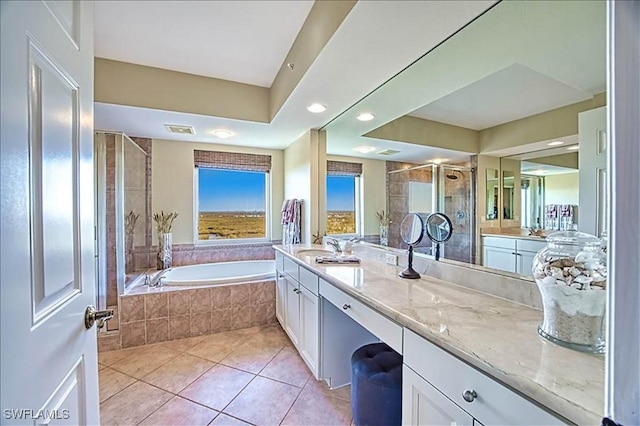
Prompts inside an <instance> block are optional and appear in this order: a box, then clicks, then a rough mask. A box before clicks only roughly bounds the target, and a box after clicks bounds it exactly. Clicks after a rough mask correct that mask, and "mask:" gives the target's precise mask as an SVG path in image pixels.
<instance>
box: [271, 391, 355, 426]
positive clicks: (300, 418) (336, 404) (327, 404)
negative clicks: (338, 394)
mask: <svg viewBox="0 0 640 426" xmlns="http://www.w3.org/2000/svg"><path fill="white" fill-rule="evenodd" d="M350 424H351V403H349V402H348V401H345V400H342V399H338V398H332V397H329V396H326V395H324V394H318V393H315V392H313V391H311V390H309V389H304V390H303V391H302V393H301V394H300V396H299V397H298V399H296V402H295V403H294V404H293V406H292V407H291V410H289V413H287V416H286V417H285V419H284V420H283V421H282V425H295V426H304V425H309V426H316V425H330V426H337V425H345V426H349V425H350Z"/></svg>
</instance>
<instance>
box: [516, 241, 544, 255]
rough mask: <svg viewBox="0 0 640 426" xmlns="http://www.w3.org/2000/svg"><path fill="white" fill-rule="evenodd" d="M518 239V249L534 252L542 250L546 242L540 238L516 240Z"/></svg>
mask: <svg viewBox="0 0 640 426" xmlns="http://www.w3.org/2000/svg"><path fill="white" fill-rule="evenodd" d="M517 241H518V251H532V252H534V253H537V252H539V251H540V250H542V249H543V248H544V247H545V246H546V245H547V242H546V241H544V240H542V239H540V241H535V240H517Z"/></svg>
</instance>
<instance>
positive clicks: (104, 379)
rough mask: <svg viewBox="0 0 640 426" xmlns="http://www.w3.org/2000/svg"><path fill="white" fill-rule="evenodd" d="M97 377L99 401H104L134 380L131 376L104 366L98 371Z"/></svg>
mask: <svg viewBox="0 0 640 426" xmlns="http://www.w3.org/2000/svg"><path fill="white" fill-rule="evenodd" d="M98 379H99V386H98V389H99V390H100V402H103V401H105V400H106V399H107V398H111V397H112V396H113V395H115V394H117V393H118V392H120V391H121V390H122V389H124V388H126V387H127V386H129V385H131V384H133V383H134V382H135V381H136V379H134V378H133V377H129V376H127V375H126V374H122V373H120V372H119V371H116V370H114V369H112V368H109V367H104V368H103V369H102V370H100V371H99V372H98Z"/></svg>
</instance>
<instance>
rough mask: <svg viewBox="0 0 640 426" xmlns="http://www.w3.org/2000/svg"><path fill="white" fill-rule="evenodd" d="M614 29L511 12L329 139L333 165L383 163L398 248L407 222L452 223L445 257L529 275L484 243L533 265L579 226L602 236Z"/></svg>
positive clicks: (563, 7)
mask: <svg viewBox="0 0 640 426" xmlns="http://www.w3.org/2000/svg"><path fill="white" fill-rule="evenodd" d="M605 18H606V11H605V3H604V2H598V1H595V2H516V1H503V2H500V3H498V4H497V5H495V6H494V7H493V8H492V9H491V10H489V11H488V12H487V13H486V14H484V15H483V16H481V17H480V18H479V19H477V20H476V21H474V22H472V23H471V24H470V25H468V26H467V27H465V28H464V29H463V30H461V31H460V32H459V33H457V34H456V35H455V36H454V37H452V38H450V39H449V40H447V41H446V42H444V43H443V44H441V45H440V46H438V47H437V48H436V49H434V50H433V51H431V52H429V53H428V54H427V55H425V56H424V57H422V58H420V59H419V60H418V61H416V62H415V63H414V64H413V65H412V66H410V67H408V68H407V69H406V70H405V71H403V72H402V73H400V74H398V75H397V76H396V77H394V78H393V79H392V80H390V81H389V82H387V83H385V84H384V85H383V86H381V87H380V88H378V89H377V90H376V91H374V92H373V93H371V94H370V95H369V96H367V97H366V98H364V99H363V100H362V101H361V102H359V103H358V104H356V105H355V106H354V107H352V108H350V109H349V110H347V111H345V112H344V113H343V114H342V115H341V116H339V117H338V118H336V119H335V120H334V121H333V122H331V123H330V124H329V125H328V126H327V127H326V130H327V150H328V153H329V154H332V155H350V156H354V157H361V158H363V159H365V161H368V162H384V164H385V169H386V171H387V176H386V194H385V195H386V202H385V204H384V207H383V206H382V205H378V206H379V207H378V209H382V208H385V210H386V211H388V212H389V214H390V217H391V221H392V223H391V224H390V226H389V245H390V246H393V247H399V248H406V245H404V243H403V241H402V239H401V238H400V229H399V226H400V222H401V221H402V218H403V217H404V215H405V214H407V213H409V212H419V213H431V212H434V211H442V212H444V213H445V214H446V215H447V216H449V217H450V218H451V220H452V222H453V226H454V227H455V228H456V232H455V233H454V234H453V236H452V239H451V240H450V242H448V244H447V246H446V247H445V249H446V250H443V257H444V258H446V259H450V260H460V261H465V262H469V263H476V264H480V265H484V266H487V267H490V268H495V269H500V270H506V271H509V272H513V273H520V274H523V275H527V276H529V275H530V268H527V265H526V264H524V263H523V262H516V258H515V257H513V256H514V255H512V252H513V250H510V251H509V252H508V253H506V252H505V253H501V255H502V254H504V257H501V258H500V261H496V262H493V261H491V259H495V256H494V257H492V256H491V255H488V256H487V253H486V251H487V250H486V248H487V247H489V248H490V250H489V251H490V252H491V247H492V246H486V245H485V244H484V242H485V237H490V238H505V237H509V238H522V239H531V241H532V244H533V245H532V246H531V247H532V248H531V250H532V252H535V251H537V250H534V249H533V248H534V247H535V244H537V243H540V244H543V245H544V240H543V238H541V237H545V236H546V235H548V234H549V233H551V232H553V231H554V230H556V229H564V228H566V227H568V226H570V225H571V224H578V226H579V229H580V230H581V231H584V232H587V233H591V234H595V235H600V234H601V233H602V232H603V231H604V223H606V216H607V210H606V205H607V203H606V199H607V194H606V191H605V187H606V185H605V181H606V150H605V143H604V141H605V140H606V138H605V136H606V131H607V129H606V105H605V103H606V93H605V89H606V84H605V77H606V75H605V74H606V73H605V68H606V63H605V52H606V48H605V46H606V38H605V28H606V24H605V23H606V19H605ZM558 40H562V43H559V42H558ZM470 64H472V65H470ZM362 112H371V113H373V114H374V116H375V119H374V120H371V121H369V122H366V123H364V122H359V121H358V120H357V119H356V116H357V115H358V114H360V113H362ZM547 150H552V151H550V152H547ZM365 151H366V152H365ZM380 169H381V168H378V170H380ZM420 175H422V176H420ZM476 176H477V179H476ZM366 180H367V174H366V173H364V174H363V182H365V185H366ZM378 182H380V181H379V180H378ZM378 189H379V187H378ZM365 191H366V188H365ZM369 193H371V191H370V192H369ZM364 210H365V213H366V210H367V205H366V202H365V206H364ZM458 231H460V232H458ZM536 239H537V240H536ZM421 245H424V242H423V243H422V244H421ZM416 252H419V253H424V254H433V249H432V247H429V246H427V247H418V248H416ZM493 253H496V251H493Z"/></svg>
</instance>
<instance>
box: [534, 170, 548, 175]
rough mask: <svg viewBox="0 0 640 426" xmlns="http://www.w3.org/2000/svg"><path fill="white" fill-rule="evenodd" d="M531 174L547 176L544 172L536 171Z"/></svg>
mask: <svg viewBox="0 0 640 426" xmlns="http://www.w3.org/2000/svg"><path fill="white" fill-rule="evenodd" d="M531 173H533V174H534V175H543V174H545V171H544V170H534V171H532V172H531Z"/></svg>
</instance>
